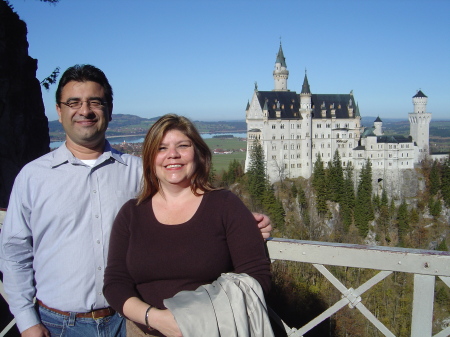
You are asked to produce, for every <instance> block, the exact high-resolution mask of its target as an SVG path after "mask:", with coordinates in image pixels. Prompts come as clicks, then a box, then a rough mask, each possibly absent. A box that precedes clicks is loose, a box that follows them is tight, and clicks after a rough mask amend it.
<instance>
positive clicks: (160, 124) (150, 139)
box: [138, 114, 215, 204]
mask: <svg viewBox="0 0 450 337" xmlns="http://www.w3.org/2000/svg"><path fill="white" fill-rule="evenodd" d="M170 130H178V131H180V132H182V133H183V134H184V135H185V136H186V137H188V138H189V139H190V140H191V141H192V143H193V146H194V153H195V155H194V161H195V171H194V174H193V175H192V178H191V190H192V193H194V194H195V195H197V196H198V195H199V193H198V192H197V191H198V190H200V191H203V192H208V191H213V190H214V189H215V188H214V187H213V186H212V185H211V184H210V182H209V181H208V178H209V171H210V169H211V158H212V157H211V151H210V149H209V147H208V145H206V143H205V141H204V140H203V138H202V137H201V136H200V134H199V133H198V131H197V129H196V128H195V126H194V124H193V123H192V122H191V121H190V120H189V119H187V118H186V117H183V116H178V115H175V114H167V115H164V116H162V117H161V118H160V119H158V121H156V123H155V124H153V125H152V127H151V128H150V130H148V132H147V135H146V137H145V140H144V144H143V146H142V165H143V185H142V189H141V192H140V194H139V196H138V204H140V203H141V202H143V201H144V200H147V199H150V198H151V197H153V196H154V195H155V194H156V193H157V192H158V191H159V190H160V188H161V186H160V184H159V180H158V177H157V176H156V169H155V158H156V155H157V154H158V151H159V146H160V144H161V141H162V139H163V138H164V136H165V134H166V133H167V132H168V131H170Z"/></svg>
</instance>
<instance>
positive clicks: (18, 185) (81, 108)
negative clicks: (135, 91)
mask: <svg viewBox="0 0 450 337" xmlns="http://www.w3.org/2000/svg"><path fill="white" fill-rule="evenodd" d="M56 110H57V112H58V116H59V121H60V122H61V123H62V125H63V127H64V130H65V132H66V142H65V144H63V145H62V146H61V147H60V148H58V149H57V150H55V151H53V152H51V153H49V154H46V155H44V156H42V157H40V158H38V159H36V160H35V161H33V162H31V163H29V164H28V165H26V166H25V167H24V168H23V169H22V171H21V172H20V173H19V175H18V176H17V178H16V181H15V183H14V187H13V190H12V193H11V198H10V203H9V208H8V211H7V214H6V219H5V222H4V225H3V229H2V232H1V233H0V258H1V259H2V260H3V261H2V263H3V277H4V285H5V290H6V292H7V294H8V298H9V303H10V309H11V312H12V313H13V314H14V316H15V318H16V321H17V326H18V328H19V330H20V331H21V333H22V336H23V337H35V336H36V337H42V336H46V337H50V332H49V330H50V331H51V332H52V335H58V336H59V335H61V334H62V333H63V334H62V336H69V337H70V336H102V337H103V336H125V323H124V321H123V318H122V317H120V316H119V315H118V314H117V313H115V312H114V310H112V309H111V308H109V306H108V303H107V301H106V300H105V298H104V296H103V293H102V288H103V271H104V269H105V266H106V259H107V256H108V245H109V235H110V231H111V226H112V223H113V220H114V217H115V216H116V214H117V212H118V211H119V209H120V207H121V206H122V204H123V203H124V202H125V201H127V200H129V199H131V198H134V197H135V196H136V195H137V193H138V191H139V188H140V181H141V174H142V168H141V166H142V165H141V160H140V159H139V158H137V157H133V156H131V155H127V154H122V153H120V152H118V151H116V150H114V149H112V148H111V146H110V144H109V143H108V141H106V139H105V133H106V129H107V127H108V123H109V122H110V121H111V117H112V110H113V92H112V88H111V86H110V84H109V82H108V79H107V78H106V76H105V74H104V73H103V72H102V71H101V70H100V69H98V68H96V67H94V66H91V65H75V66H73V67H70V68H69V69H67V70H66V71H65V73H64V74H63V76H62V77H61V80H60V82H59V84H58V88H57V90H56ZM255 218H256V220H257V221H259V224H258V226H259V227H260V228H262V229H261V231H262V232H263V236H265V237H268V236H269V234H270V230H271V226H270V224H269V220H268V218H267V217H264V216H263V215H259V214H255ZM34 297H36V299H37V304H38V305H37V306H35V305H34V304H33V298H34Z"/></svg>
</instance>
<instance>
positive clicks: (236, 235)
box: [223, 192, 271, 294]
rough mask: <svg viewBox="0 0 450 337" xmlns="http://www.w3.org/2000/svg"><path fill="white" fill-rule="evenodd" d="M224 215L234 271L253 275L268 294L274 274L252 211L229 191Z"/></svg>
mask: <svg viewBox="0 0 450 337" xmlns="http://www.w3.org/2000/svg"><path fill="white" fill-rule="evenodd" d="M223 219H224V225H225V228H226V236H227V243H228V247H229V250H230V254H231V259H232V262H233V267H234V272H235V273H246V274H248V275H250V276H252V277H253V278H255V279H256V280H257V281H258V282H259V284H260V285H261V287H262V288H263V290H264V292H265V293H266V294H267V293H268V292H269V290H270V284H271V274H270V260H269V258H268V256H267V254H266V249H265V243H264V239H263V238H262V236H261V232H260V230H259V229H258V226H257V223H256V220H255V218H254V217H253V215H252V213H251V212H250V211H249V210H248V208H247V207H246V206H245V205H244V203H243V202H242V201H241V200H240V199H239V198H238V197H237V196H236V195H234V194H233V193H232V192H228V193H227V196H226V199H225V207H224V214H223Z"/></svg>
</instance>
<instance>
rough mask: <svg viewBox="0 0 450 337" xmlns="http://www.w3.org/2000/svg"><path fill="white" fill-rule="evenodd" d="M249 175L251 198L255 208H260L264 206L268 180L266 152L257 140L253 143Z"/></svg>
mask: <svg viewBox="0 0 450 337" xmlns="http://www.w3.org/2000/svg"><path fill="white" fill-rule="evenodd" d="M247 175H248V190H249V192H250V196H251V198H252V200H253V203H254V206H255V207H256V208H258V207H259V208H260V207H262V205H263V199H264V194H265V191H266V184H267V178H266V172H265V165H264V151H263V148H262V146H261V144H260V143H259V141H257V140H255V141H254V142H253V146H252V150H251V154H250V167H249V170H248V172H247Z"/></svg>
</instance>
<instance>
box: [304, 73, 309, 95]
mask: <svg viewBox="0 0 450 337" xmlns="http://www.w3.org/2000/svg"><path fill="white" fill-rule="evenodd" d="M310 93H311V90H310V89H309V83H308V77H307V76H306V74H305V78H304V79H303V85H302V94H310Z"/></svg>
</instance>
